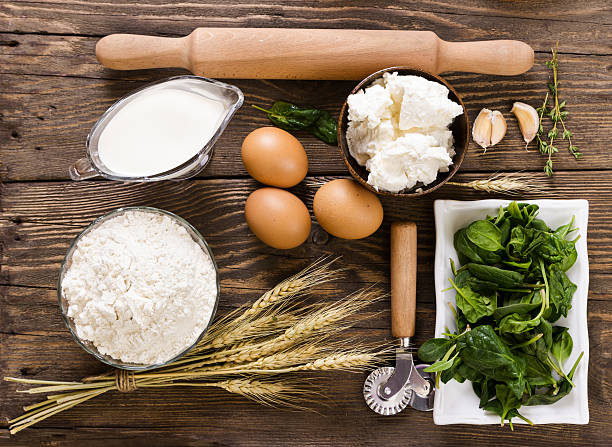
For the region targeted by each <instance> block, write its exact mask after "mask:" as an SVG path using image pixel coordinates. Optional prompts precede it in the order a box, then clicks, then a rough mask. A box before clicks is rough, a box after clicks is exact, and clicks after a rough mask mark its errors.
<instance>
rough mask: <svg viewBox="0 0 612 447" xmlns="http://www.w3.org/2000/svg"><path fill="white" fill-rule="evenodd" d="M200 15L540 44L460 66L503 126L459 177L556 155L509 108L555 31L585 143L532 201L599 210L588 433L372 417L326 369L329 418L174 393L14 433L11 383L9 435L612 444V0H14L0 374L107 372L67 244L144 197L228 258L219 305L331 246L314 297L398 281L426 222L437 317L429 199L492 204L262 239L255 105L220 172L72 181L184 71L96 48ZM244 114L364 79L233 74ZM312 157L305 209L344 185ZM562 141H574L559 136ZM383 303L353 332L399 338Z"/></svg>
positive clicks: (109, 402) (321, 151)
mask: <svg viewBox="0 0 612 447" xmlns="http://www.w3.org/2000/svg"><path fill="white" fill-rule="evenodd" d="M197 26H220V27H227V26H243V27H264V26H267V27H286V28H292V27H305V28H317V27H319V28H321V27H326V28H364V29H413V30H433V31H436V32H437V33H438V35H439V36H440V37H442V38H444V39H447V40H455V41H459V40H475V39H498V38H499V39H518V40H523V41H525V42H527V43H529V44H530V45H531V46H532V47H533V48H534V50H535V52H536V53H535V54H536V64H535V66H534V67H533V69H532V70H531V71H529V72H528V73H526V74H523V75H521V76H514V77H507V78H506V77H496V76H485V75H476V74H466V73H452V74H448V75H446V76H445V78H446V79H447V80H448V81H449V82H450V83H451V84H452V85H453V86H454V87H455V88H456V90H457V91H458V93H459V94H460V95H462V97H463V99H464V101H465V103H466V105H467V107H468V111H469V116H470V121H472V120H473V119H474V118H475V116H476V114H477V112H478V111H479V110H480V109H481V108H483V107H488V108H491V109H498V110H501V111H502V112H504V114H505V116H506V118H507V120H508V133H507V135H506V138H505V139H504V141H503V142H502V143H500V144H499V145H498V146H496V147H495V148H493V149H491V150H489V151H488V152H487V154H486V155H485V156H482V155H480V153H479V152H480V151H479V150H478V149H477V148H476V146H475V145H474V144H472V145H471V147H470V151H469V153H468V155H467V157H466V159H465V162H464V163H463V166H462V169H461V171H460V173H459V174H458V175H457V177H456V178H457V179H458V180H472V179H478V178H483V177H485V176H487V175H489V174H490V173H491V172H495V171H516V170H525V171H534V172H535V173H536V174H540V173H541V171H542V167H543V164H544V158H543V157H542V156H541V155H539V154H538V153H537V151H536V150H531V151H530V152H525V150H524V149H523V145H522V144H521V143H520V134H519V131H518V127H517V125H516V122H515V120H514V118H513V117H511V115H510V113H509V110H510V107H511V105H512V103H513V102H514V101H523V102H528V103H530V104H532V105H534V106H538V105H539V104H541V102H542V100H543V97H544V95H545V92H546V84H547V82H548V75H549V73H548V69H547V68H546V67H545V65H544V61H545V60H546V59H547V58H548V57H549V50H550V47H551V46H552V45H553V44H554V42H555V41H556V40H558V41H559V48H560V50H559V52H560V56H559V58H560V69H559V70H560V79H561V87H560V89H561V90H560V91H561V95H562V97H563V98H564V99H566V100H567V103H568V106H567V110H568V111H569V112H570V115H569V118H568V126H569V127H570V128H571V129H572V131H573V132H574V134H575V143H576V144H577V145H578V146H579V147H580V149H581V150H582V152H583V153H584V157H583V158H582V159H581V160H580V161H575V160H573V158H572V157H571V156H570V155H569V154H568V153H567V152H566V151H565V150H564V149H562V150H560V153H559V154H557V155H556V156H555V161H554V162H555V169H556V174H555V176H554V178H553V180H551V181H550V182H549V183H548V184H547V186H546V188H545V190H544V192H543V193H541V194H530V195H527V196H526V198H538V197H552V198H583V199H588V200H589V202H590V216H589V228H588V232H589V241H588V248H589V260H590V272H591V273H590V275H591V277H590V291H589V303H588V329H589V336H590V346H591V348H590V349H591V351H590V356H591V357H590V364H589V407H590V417H591V422H590V424H588V425H586V426H568V425H548V426H538V427H533V428H532V427H525V426H519V427H515V431H514V432H510V430H509V429H508V427H505V428H500V427H498V426H467V425H454V426H435V425H434V424H433V421H432V417H431V414H428V413H420V412H416V411H410V410H407V411H405V412H403V413H402V414H401V415H399V416H397V417H393V418H384V417H379V416H377V415H375V414H374V413H372V412H371V411H370V410H368V409H367V408H366V406H365V404H364V402H363V398H362V397H361V387H362V383H363V379H364V376H365V374H361V373H359V374H338V375H333V376H331V377H329V378H328V379H327V382H326V383H327V384H328V385H329V388H328V390H329V391H328V393H329V398H330V399H329V401H328V403H331V404H332V405H331V406H329V407H324V408H322V409H321V410H320V414H316V413H300V412H294V411H286V410H279V409H273V408H266V407H262V406H259V405H257V404H255V403H252V402H249V401H246V400H244V399H242V398H240V397H237V396H234V395H230V394H227V393H224V392H222V391H214V392H213V391H208V390H202V391H199V390H198V391H193V390H190V389H189V390H185V389H165V390H164V391H163V392H162V391H154V390H150V391H137V392H134V393H131V394H129V395H126V394H120V393H110V394H108V395H105V396H103V397H102V398H99V399H96V400H93V401H90V402H88V403H86V404H84V405H82V406H79V407H76V408H74V409H72V410H70V411H68V412H65V413H62V414H59V415H57V416H55V417H52V418H50V419H48V420H46V421H44V422H43V423H41V424H39V425H37V426H34V427H32V428H30V429H28V430H25V431H23V432H21V433H19V434H18V435H16V436H9V434H8V429H7V427H8V424H7V421H8V420H9V419H10V418H11V417H15V416H17V415H18V414H20V411H21V407H22V406H24V405H27V404H31V403H33V402H35V401H36V399H35V398H33V397H32V396H28V395H23V394H17V393H16V392H15V391H16V390H17V389H18V388H19V386H17V385H15V384H9V383H6V382H2V383H1V384H0V445H3V446H4V445H6V446H9V445H11V446H32V445H45V446H51V445H52V446H64V445H88V446H111V445H122V444H126V445H131V446H162V445H193V446H207V445H245V446H258V445H296V446H305V445H334V446H354V445H397V444H401V445H411V444H416V443H417V442H418V443H419V444H422V445H428V444H430V445H449V446H451V445H452V446H455V445H466V444H468V443H470V444H471V443H482V444H492V445H512V444H514V445H527V444H529V445H548V444H550V443H551V442H555V443H560V444H559V445H605V444H607V445H610V444H611V443H612V435H611V433H612V425H611V423H610V415H611V412H610V402H611V400H612V394H611V377H610V367H611V366H612V365H611V364H610V359H611V356H612V348H610V342H612V337H611V332H610V327H611V326H610V322H611V320H612V308H611V303H612V295H611V293H610V292H609V283H608V281H610V280H612V274H611V266H612V220H611V219H610V205H611V204H612V169H611V162H612V156H611V155H610V154H611V150H610V145H609V143H610V135H611V130H612V120H610V116H611V113H612V109H611V107H610V93H611V87H612V84H611V80H612V79H611V75H610V67H612V55H611V54H612V51H611V46H610V43H611V42H612V13H611V10H610V3H609V1H607V0H591V1H579V0H559V1H550V0H534V1H521V0H515V1H510V0H507V1H502V0H497V1H495V0H472V1H465V2H456V1H450V0H438V1H436V2H426V1H419V0H416V1H380V0H379V1H372V0H355V1H345V2H343V1H309V2H302V1H297V0H284V1H280V0H276V1H262V0H258V1H248V0H244V1H237V0H234V1H225V2H213V1H209V2H199V1H185V2H177V3H176V4H173V3H172V2H168V1H166V0H147V1H144V2H140V1H136V0H127V1H126V0H121V1H119V0H104V1H102V0H92V1H73V0H68V1H65V0H44V1H43V0H39V1H32V0H4V1H2V2H1V4H0V177H1V179H2V187H1V190H0V194H1V197H0V200H1V203H0V207H1V211H0V237H1V239H0V243H1V245H0V291H1V292H0V376H16V377H28V378H36V379H60V380H77V379H79V378H81V377H83V376H85V375H90V374H94V373H98V372H101V371H104V370H105V367H104V366H103V365H101V364H100V363H99V362H97V361H96V360H95V359H94V358H93V357H91V356H90V355H88V354H87V353H86V352H84V351H83V350H82V349H81V348H80V347H78V346H77V345H76V343H75V342H74V341H73V340H72V338H71V337H70V335H69V333H68V331H67V330H66V328H65V327H64V324H63V323H62V320H61V318H60V315H59V312H58V307H57V298H56V289H55V285H56V281H57V276H58V271H59V267H60V263H61V260H62V258H63V256H64V254H65V252H66V250H67V248H68V245H69V244H70V242H71V240H72V239H73V238H74V237H75V236H76V235H77V233H78V232H79V231H80V230H81V229H83V227H84V226H85V225H87V224H88V223H89V222H91V221H92V220H93V219H95V218H96V217H98V216H100V215H101V214H103V213H106V212H108V211H110V210H112V209H114V208H117V207H121V206H127V205H150V206H155V207H159V208H163V209H166V210H169V211H172V212H174V213H177V214H179V215H181V216H182V217H184V218H185V219H187V220H188V221H190V222H191V223H192V224H193V225H195V226H196V227H197V228H198V229H199V230H200V231H201V232H202V234H203V235H204V237H205V238H206V239H207V240H208V242H209V243H210V245H211V246H212V250H213V251H214V253H215V255H216V259H217V262H218V264H219V267H220V275H221V287H222V290H221V293H222V296H221V304H220V307H219V312H218V314H219V315H221V314H224V313H226V312H228V311H229V310H230V309H232V308H234V307H236V306H238V305H240V304H242V303H244V302H246V301H249V300H252V299H254V298H256V297H257V296H258V294H260V293H261V292H262V291H264V290H265V289H266V288H268V287H270V286H272V285H273V284H275V283H276V282H277V281H279V280H281V279H283V278H284V277H286V276H287V275H289V274H292V273H294V272H296V271H297V270H299V269H300V268H302V267H304V266H306V265H307V264H308V263H310V262H311V261H313V260H314V259H316V258H318V257H319V256H321V255H324V254H334V255H342V256H343V258H342V261H341V263H342V265H343V266H344V267H347V268H348V269H349V270H348V272H347V273H346V275H345V277H344V278H343V279H342V280H340V281H337V282H336V283H334V284H333V285H330V286H327V287H325V288H324V289H323V290H321V291H320V292H319V294H320V295H321V296H322V297H323V298H325V299H334V298H336V297H338V296H342V295H344V294H347V293H350V292H352V291H354V290H356V289H358V288H360V287H362V286H368V285H371V284H373V283H378V284H379V287H381V288H382V289H383V290H385V289H387V288H388V281H389V262H388V258H389V252H388V245H389V222H391V221H394V220H399V219H405V220H414V221H416V222H417V224H418V226H419V252H418V256H419V266H418V315H417V318H418V322H417V336H416V341H417V343H421V342H423V341H424V340H425V339H426V338H428V337H431V336H432V334H433V327H434V315H435V304H434V285H433V249H434V228H433V210H432V204H433V200H434V199H437V198H453V199H470V200H474V199H482V198H487V197H489V196H488V195H486V194H482V193H476V192H467V191H465V190H461V189H457V188H456V187H445V188H442V189H441V190H439V191H438V192H436V193H434V194H431V195H430V196H426V197H424V198H422V199H418V200H414V201H402V202H400V201H393V200H384V207H385V214H386V216H385V223H384V224H383V226H382V227H381V228H380V230H378V231H377V232H376V233H375V234H374V235H373V236H371V237H369V238H367V239H364V240H360V241H345V240H340V239H336V238H334V237H331V236H330V237H327V235H326V234H325V233H324V232H323V231H322V229H321V228H320V227H319V226H318V225H317V224H316V222H315V221H314V219H313V230H312V234H311V237H310V238H309V240H308V241H307V242H306V243H305V244H304V245H302V246H301V247H299V248H296V249H294V250H289V251H278V250H274V249H271V248H269V247H267V246H265V245H263V244H262V243H260V242H259V241H258V240H257V239H256V238H255V237H254V236H253V235H252V234H251V233H250V232H249V230H248V228H247V226H246V223H245V220H244V216H243V206H244V201H245V199H246V197H247V196H248V194H249V193H250V192H251V191H253V190H254V189H255V188H256V187H257V186H258V185H257V183H256V182H255V181H254V180H252V179H251V178H249V177H248V176H247V175H246V172H245V170H244V168H243V166H242V164H241V162H240V153H239V151H240V144H241V141H242V139H243V138H244V137H245V136H246V135H247V133H249V132H250V131H251V130H253V129H255V128H257V127H259V126H263V125H266V124H268V122H267V119H266V117H265V116H262V115H261V114H260V113H258V112H257V111H256V110H254V109H253V108H251V107H249V106H245V107H243V108H242V109H241V110H239V112H238V113H237V115H236V116H235V118H234V119H233V120H232V122H231V124H230V125H229V127H228V129H227V130H226V132H225V133H224V134H223V136H222V137H221V139H220V140H219V142H218V143H217V145H216V153H215V156H214V159H213V161H212V162H211V164H210V165H209V166H208V168H207V169H206V170H205V171H203V172H202V173H201V174H200V175H199V176H198V178H196V179H192V180H189V181H183V182H163V183H155V184H139V185H137V184H121V183H114V182H109V181H87V182H81V183H74V182H71V181H70V180H69V178H68V172H67V168H68V166H69V165H70V164H71V163H72V162H73V161H75V160H76V159H78V158H80V157H82V156H83V154H84V143H85V137H86V135H87V133H88V131H89V129H90V128H91V126H92V125H93V123H94V122H95V121H96V119H97V118H98V117H99V116H100V114H102V112H103V111H104V110H105V109H106V108H107V107H108V106H109V105H111V104H112V103H113V102H114V101H115V100H116V99H117V98H119V97H121V96H122V95H124V94H126V93H127V92H129V91H131V90H133V89H135V88H137V87H140V86H142V85H143V84H145V83H148V82H151V81H154V80H158V79H162V78H164V77H168V76H171V75H175V74H178V73H182V72H181V71H180V70H148V71H135V72H118V71H112V70H108V69H105V68H103V67H102V66H100V65H99V64H98V63H97V62H96V59H95V57H94V45H95V43H96V41H97V40H98V39H99V38H100V37H102V36H104V35H106V34H110V33H119V32H122V33H142V34H151V35H160V36H180V35H184V34H187V33H189V32H190V31H191V30H192V29H193V28H194V27H197ZM231 82H233V83H234V84H236V85H237V86H238V87H239V88H240V89H242V91H243V92H244V94H245V105H250V104H259V105H262V106H264V105H269V104H271V103H272V102H273V101H274V100H277V99H285V100H289V101H294V102H297V103H302V104H315V105H318V106H320V107H322V108H324V109H327V110H329V111H331V112H332V113H335V114H337V113H338V111H339V108H340V105H341V103H342V101H343V100H344V98H345V97H346V95H347V93H348V92H349V91H350V89H351V88H352V86H353V85H354V82H332V81H325V82H318V81H271V80H236V81H231ZM298 137H299V138H300V140H301V141H302V142H303V144H304V146H305V148H306V151H307V153H308V156H309V160H310V171H309V174H308V178H307V179H306V180H305V181H304V182H302V183H301V184H300V185H298V186H297V187H295V188H294V189H293V191H294V192H295V193H296V194H297V195H298V196H300V197H301V198H303V199H304V200H305V201H306V203H307V204H308V206H309V207H311V203H312V196H313V194H314V192H315V191H316V187H317V186H316V184H317V183H320V181H321V180H324V179H329V178H333V177H338V176H347V175H348V173H347V170H346V169H345V166H344V164H343V162H342V160H341V158H340V156H339V152H338V150H337V149H336V148H334V147H331V146H328V145H325V144H323V143H321V142H319V141H317V140H316V139H314V138H313V137H311V136H309V135H306V134H299V135H298ZM560 146H561V145H560ZM387 307H388V306H387V305H386V304H382V305H380V306H379V310H384V312H383V313H381V314H380V315H377V316H375V317H372V318H371V319H370V320H368V321H367V322H366V323H364V324H362V325H361V326H360V327H357V328H354V329H353V332H352V335H360V334H369V335H373V336H378V337H380V339H381V340H383V339H384V338H389V337H390V332H389V313H388V311H387Z"/></svg>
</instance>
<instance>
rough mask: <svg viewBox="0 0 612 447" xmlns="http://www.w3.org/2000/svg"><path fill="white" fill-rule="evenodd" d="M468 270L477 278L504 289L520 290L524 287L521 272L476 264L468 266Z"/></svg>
mask: <svg viewBox="0 0 612 447" xmlns="http://www.w3.org/2000/svg"><path fill="white" fill-rule="evenodd" d="M467 268H468V270H469V271H470V273H471V274H472V275H474V276H476V277H477V278H480V279H482V280H483V281H489V282H493V283H496V284H499V286H500V287H503V288H509V289H511V288H519V287H521V286H522V285H523V275H521V274H520V273H519V272H515V271H512V270H505V269H500V268H498V267H493V266H491V265H482V264H474V263H469V264H467Z"/></svg>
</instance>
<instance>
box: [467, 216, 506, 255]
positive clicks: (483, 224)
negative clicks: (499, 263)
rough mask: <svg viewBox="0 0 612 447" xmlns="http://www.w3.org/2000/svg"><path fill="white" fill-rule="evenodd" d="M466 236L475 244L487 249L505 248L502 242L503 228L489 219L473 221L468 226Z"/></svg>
mask: <svg viewBox="0 0 612 447" xmlns="http://www.w3.org/2000/svg"><path fill="white" fill-rule="evenodd" d="M466 236H467V238H468V239H469V240H470V241H471V242H472V243H473V244H474V245H476V246H478V247H480V248H482V249H483V250H486V251H497V250H501V249H502V248H504V247H503V246H502V244H501V237H502V233H501V230H500V229H499V228H497V227H496V226H495V225H494V224H492V223H491V222H489V221H488V220H477V221H476V222H472V223H471V224H470V225H468V227H467V230H466Z"/></svg>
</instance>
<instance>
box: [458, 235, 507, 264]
mask: <svg viewBox="0 0 612 447" xmlns="http://www.w3.org/2000/svg"><path fill="white" fill-rule="evenodd" d="M466 233H467V229H466V228H462V229H460V230H458V231H457V232H456V233H455V236H454V238H453V245H454V246H455V250H457V254H458V255H459V262H461V264H466V263H468V262H477V263H479V264H496V263H498V262H500V261H501V259H502V258H501V256H500V255H499V254H497V253H494V252H492V251H487V250H483V249H482V248H480V247H478V246H477V245H476V244H474V243H472V242H471V241H470V240H469V239H468V237H467V235H466Z"/></svg>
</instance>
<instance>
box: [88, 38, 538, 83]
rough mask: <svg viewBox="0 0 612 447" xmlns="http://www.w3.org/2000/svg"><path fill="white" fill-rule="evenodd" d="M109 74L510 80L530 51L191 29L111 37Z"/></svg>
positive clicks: (106, 56)
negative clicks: (410, 73) (403, 73)
mask: <svg viewBox="0 0 612 447" xmlns="http://www.w3.org/2000/svg"><path fill="white" fill-rule="evenodd" d="M96 57H97V58H98V61H100V63H101V64H102V65H104V66H106V67H108V68H113V69H116V70H135V69H141V68H164V67H178V68H186V69H188V70H190V71H191V72H193V73H194V74H196V75H201V76H208V77H212V78H225V79H230V78H243V79H337V80H340V79H351V80H354V79H363V78H365V77H366V76H367V75H369V74H371V73H373V72H375V71H377V70H380V69H382V68H387V67H393V66H408V67H410V68H417V69H420V70H424V71H427V72H430V73H433V74H439V73H444V72H448V71H467V72H472V73H485V74H495V75H517V74H520V73H524V72H525V71H527V70H529V69H530V68H531V66H532V65H533V49H532V48H531V47H530V46H529V45H527V44H526V43H524V42H519V41H515V40H491V41H480V42H446V41H444V40H442V39H440V38H439V37H438V36H437V35H436V34H435V33H433V32H431V31H400V30H348V29H288V28H197V29H195V30H194V31H193V32H192V33H191V34H189V35H188V36H185V37H178V38H170V37H154V36H140V35H133V34H111V35H109V36H106V37H104V38H102V39H100V41H98V43H97V44H96Z"/></svg>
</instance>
